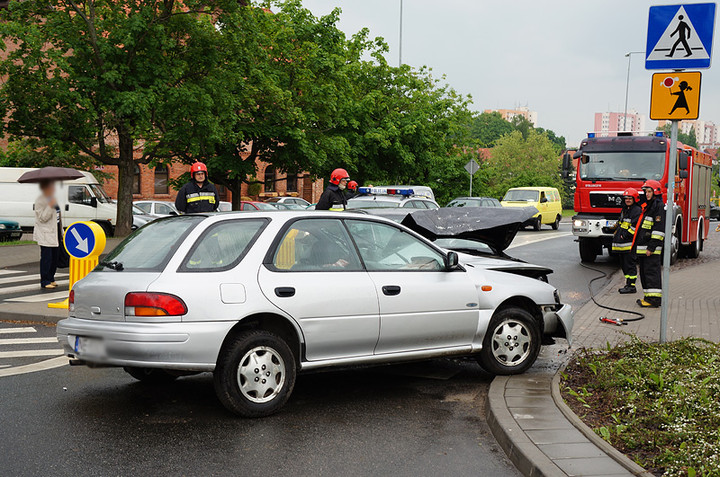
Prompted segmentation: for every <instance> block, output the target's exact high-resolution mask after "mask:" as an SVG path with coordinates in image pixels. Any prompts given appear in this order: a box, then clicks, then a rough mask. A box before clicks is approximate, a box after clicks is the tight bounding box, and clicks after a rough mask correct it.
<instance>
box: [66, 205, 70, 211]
mask: <svg viewBox="0 0 720 477" xmlns="http://www.w3.org/2000/svg"><path fill="white" fill-rule="evenodd" d="M68 210H70V204H65V212H67V211H68Z"/></svg>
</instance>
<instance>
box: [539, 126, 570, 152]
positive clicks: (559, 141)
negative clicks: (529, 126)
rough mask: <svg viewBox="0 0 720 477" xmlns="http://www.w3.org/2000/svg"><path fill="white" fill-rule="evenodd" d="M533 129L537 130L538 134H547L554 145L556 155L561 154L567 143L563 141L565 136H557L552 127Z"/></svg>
mask: <svg viewBox="0 0 720 477" xmlns="http://www.w3.org/2000/svg"><path fill="white" fill-rule="evenodd" d="M535 131H537V132H539V133H540V134H545V135H547V138H548V139H550V142H552V143H553V144H554V145H555V151H556V152H557V154H558V155H560V154H562V153H563V151H565V150H566V149H567V144H566V143H565V136H558V135H557V134H555V131H553V130H552V129H544V128H535Z"/></svg>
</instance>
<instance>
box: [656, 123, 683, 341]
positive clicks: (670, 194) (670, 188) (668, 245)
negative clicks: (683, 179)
mask: <svg viewBox="0 0 720 477" xmlns="http://www.w3.org/2000/svg"><path fill="white" fill-rule="evenodd" d="M677 137H678V121H677V120H676V119H673V120H672V126H671V129H670V152H669V154H670V157H669V158H668V183H667V205H666V206H665V243H664V245H663V246H664V253H663V275H662V301H661V305H660V343H665V342H666V341H667V321H668V305H669V304H670V255H672V241H673V238H674V236H673V222H674V221H675V210H674V209H675V169H676V168H677V156H678V155H677ZM678 240H680V239H679V238H678ZM677 245H678V247H680V245H681V244H679V243H678V244H677Z"/></svg>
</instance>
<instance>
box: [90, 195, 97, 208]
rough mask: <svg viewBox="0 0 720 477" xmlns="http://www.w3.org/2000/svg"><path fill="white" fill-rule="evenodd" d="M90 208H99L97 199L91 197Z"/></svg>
mask: <svg viewBox="0 0 720 477" xmlns="http://www.w3.org/2000/svg"><path fill="white" fill-rule="evenodd" d="M90 207H97V197H90Z"/></svg>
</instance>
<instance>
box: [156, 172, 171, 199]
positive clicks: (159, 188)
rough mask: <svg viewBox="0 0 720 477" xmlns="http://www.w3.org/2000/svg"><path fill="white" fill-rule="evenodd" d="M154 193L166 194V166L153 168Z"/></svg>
mask: <svg viewBox="0 0 720 477" xmlns="http://www.w3.org/2000/svg"><path fill="white" fill-rule="evenodd" d="M155 193H156V194H167V193H168V168H167V166H157V167H156V168H155Z"/></svg>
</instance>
